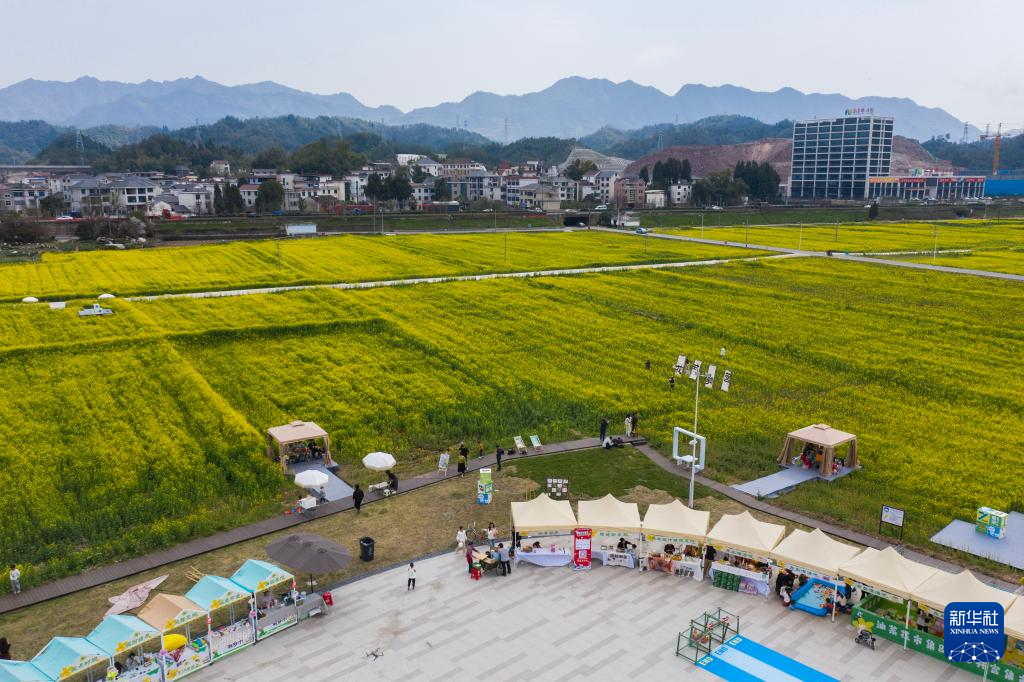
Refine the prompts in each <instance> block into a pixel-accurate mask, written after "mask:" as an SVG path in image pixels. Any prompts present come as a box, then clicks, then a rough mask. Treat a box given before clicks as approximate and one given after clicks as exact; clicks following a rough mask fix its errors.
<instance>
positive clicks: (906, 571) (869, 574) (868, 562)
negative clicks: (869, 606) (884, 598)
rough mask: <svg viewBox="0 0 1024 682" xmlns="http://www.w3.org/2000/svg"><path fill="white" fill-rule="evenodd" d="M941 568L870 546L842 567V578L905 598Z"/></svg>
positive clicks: (889, 548) (895, 552)
mask: <svg viewBox="0 0 1024 682" xmlns="http://www.w3.org/2000/svg"><path fill="white" fill-rule="evenodd" d="M937 571H938V569H935V568H932V567H931V566H925V565H924V564H919V563H917V562H916V561H913V560H911V559H907V558H906V557H904V556H902V555H901V554H900V553H899V552H897V551H896V550H895V549H893V548H892V547H886V548H885V549H883V550H877V549H874V548H873V547H868V548H867V549H865V550H864V551H863V552H861V553H860V554H858V555H857V556H855V557H854V558H853V559H850V561H848V562H847V563H845V564H843V565H842V566H840V567H839V575H841V576H843V577H844V578H851V579H853V580H856V581H857V582H861V583H864V584H865V585H868V586H870V587H874V588H877V589H879V590H883V591H885V592H888V593H889V594H892V595H896V596H897V597H902V598H904V599H906V598H908V597H910V596H911V594H912V593H913V591H914V590H915V589H917V588H918V587H920V585H921V583H923V582H924V581H925V580H928V578H930V577H932V576H933V575H934V574H935V573H936V572H937Z"/></svg>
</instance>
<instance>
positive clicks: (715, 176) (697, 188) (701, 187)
mask: <svg viewBox="0 0 1024 682" xmlns="http://www.w3.org/2000/svg"><path fill="white" fill-rule="evenodd" d="M748 191H749V190H748V188H747V183H745V182H744V181H743V180H742V179H736V178H734V177H733V174H732V173H730V172H729V171H727V170H721V171H717V172H714V173H711V174H710V175H708V176H707V177H706V178H704V179H702V180H698V181H697V182H695V183H694V185H693V203H694V204H696V205H698V206H706V205H709V204H717V205H719V206H727V205H729V204H737V203H739V200H740V198H741V197H743V196H744V195H746V194H747V192H748Z"/></svg>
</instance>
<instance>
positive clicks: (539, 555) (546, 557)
mask: <svg viewBox="0 0 1024 682" xmlns="http://www.w3.org/2000/svg"><path fill="white" fill-rule="evenodd" d="M521 561H525V562H526V563H528V564H536V565H537V566H565V565H566V564H570V563H572V554H570V553H569V551H568V550H565V549H559V550H556V551H554V552H552V551H551V550H550V549H535V550H533V551H531V552H524V551H522V550H519V551H518V552H516V563H517V564H518V563H519V562H521Z"/></svg>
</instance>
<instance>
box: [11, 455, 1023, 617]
mask: <svg viewBox="0 0 1024 682" xmlns="http://www.w3.org/2000/svg"><path fill="white" fill-rule="evenodd" d="M624 440H625V441H626V442H627V443H629V444H631V445H632V446H633V447H636V448H637V450H639V451H640V452H641V453H643V454H644V455H645V456H646V457H647V458H648V459H650V460H651V461H652V462H654V463H655V464H657V465H658V466H659V467H660V468H661V469H663V470H664V471H666V472H668V473H670V474H672V475H673V476H679V477H681V478H687V477H688V473H687V471H686V469H685V468H684V467H682V466H679V465H676V464H675V463H674V462H672V461H670V460H669V459H668V458H666V457H665V456H664V455H662V454H661V453H659V452H658V451H657V450H655V449H654V448H652V447H651V446H649V445H647V441H646V440H645V439H644V438H642V437H640V438H625V439H624ZM600 446H601V442H600V440H599V439H598V438H582V439H579V440H572V441H566V442H562V443H553V444H549V445H545V446H544V447H543V449H542V450H535V449H532V448H531V449H529V451H528V452H527V454H525V455H516V456H514V457H508V456H506V457H505V458H504V460H503V461H505V462H514V461H515V460H517V459H523V458H526V457H544V456H547V455H556V454H561V453H566V452H575V451H579V450H595V449H599V448H600ZM494 465H495V458H494V455H493V454H490V455H484V456H483V457H478V458H476V459H472V460H470V461H469V463H468V465H467V471H477V470H479V469H481V468H483V467H492V466H494ZM458 476H459V474H458V472H456V471H454V470H451V471H450V472H449V473H446V474H441V473H440V472H438V471H433V472H429V473H425V474H420V475H419V476H416V477H415V478H412V479H409V480H406V481H402V482H401V484H400V488H399V494H404V493H408V492H412V491H414V490H419V489H421V488H425V487H427V486H430V485H434V484H436V483H440V482H442V481H447V480H451V479H454V478H457V477H458ZM697 481H698V482H699V483H700V484H701V485H703V486H706V487H708V488H711V489H712V490H714V491H715V492H717V493H719V494H721V495H723V496H725V497H728V498H730V499H732V500H734V501H736V502H739V503H740V504H743V505H744V506H746V507H748V508H750V509H754V510H756V511H760V512H763V513H765V514H769V515H771V516H775V517H777V518H781V519H785V520H787V521H790V522H793V523H797V524H801V525H803V526H808V527H812V528H820V529H821V530H822V531H824V532H825V533H828V534H830V535H833V536H835V537H837V538H840V539H843V540H847V541H849V542H853V543H856V544H859V545H864V546H868V547H874V548H876V549H881V548H883V547H886V546H888V545H889V543H888V542H886V541H885V540H884V539H882V538H878V537H874V536H871V535H867V534H865V533H860V532H857V531H854V530H850V529H848V528H843V527H840V526H836V525H833V524H830V523H826V522H823V521H820V520H818V519H814V518H811V517H810V516H806V515H804V514H801V513H799V512H796V511H793V510H790V509H785V508H782V507H777V506H773V505H771V504H768V503H766V502H763V501H762V500H758V499H757V498H755V497H752V496H750V495H747V494H746V493H742V492H739V491H738V490H736V489H734V488H732V487H730V486H728V485H726V484H724V483H719V482H718V481H714V480H711V479H708V478H705V477H704V476H698V477H697ZM384 499H387V498H385V497H383V496H382V495H380V494H373V495H371V496H368V498H367V499H366V500H364V502H363V504H364V505H366V504H373V503H375V502H379V501H381V500H384ZM351 508H352V498H351V497H346V498H344V499H340V500H335V501H333V502H328V503H327V504H324V505H321V506H319V507H316V508H315V509H313V510H312V511H311V513H309V514H307V515H298V514H289V515H279V516H274V517H271V518H269V519H265V520H263V521H259V522H257V523H253V524H250V525H248V526H241V527H239V528H234V529H232V530H229V531H225V532H223V533H217V534H215V535H211V536H208V537H205V538H198V539H195V540H191V541H189V542H184V543H182V544H179V545H175V546H174V547H170V548H168V549H165V550H161V551H158V552H153V553H151V554H145V555H142V556H139V557H135V558H132V559H128V560H126V561H121V562H118V563H115V564H110V565H108V566H101V567H98V568H93V569H90V570H88V571H85V572H83V573H80V574H78V575H74V576H68V577H67V578H62V579H60V580H55V581H53V582H49V583H46V584H45V585H40V586H39V587H36V588H32V589H29V590H25V591H23V592H21V593H20V594H5V595H2V596H0V613H7V612H9V611H15V610H17V609H20V608H24V607H26V606H32V605H33V604H39V603H42V602H45V601H48V600H50V599H56V598H57V597H62V596H65V595H68V594H71V593H74V592H78V591H80V590H85V589H89V588H92V587H97V586H99V585H103V584H104V583H108V582H111V581H114V580H119V579H121V578H126V577H128V576H131V575H134V574H136V573H141V572H142V571H146V570H150V569H153V568H157V567H159V566H163V565H164V564H169V563H173V562H176V561H181V560H182V559H188V558H191V557H194V556H198V555H200V554H204V553H206V552H210V551H213V550H216V549H221V548H223V547H228V546H230V545H234V544H237V543H239V542H244V541H246V540H251V539H254V538H258V537H261V536H264V535H269V534H270V533H275V532H277V531H280V530H284V529H286V528H292V527H294V526H298V525H300V524H302V523H305V522H307V521H312V520H313V519H319V518H323V517H325V516H330V515H332V514H337V513H339V512H343V511H346V510H348V509H351ZM897 549H898V550H899V552H900V554H902V555H904V556H906V557H907V558H909V559H913V560H914V561H918V562H921V563H924V564H928V565H930V566H934V567H936V568H941V569H943V570H945V571H947V572H951V573H959V572H960V571H961V570H963V567H962V566H958V565H956V564H953V563H951V562H948V561H943V560H941V559H936V558H935V557H931V556H928V555H926V554H922V553H920V552H916V551H914V550H911V549H908V548H906V547H903V546H897ZM989 582H990V583H992V584H993V585H996V586H998V587H1001V588H1002V589H1004V590H1008V591H1013V590H1014V589H1015V588H1016V587H1017V586H1016V585H1013V584H1011V583H1008V582H1006V581H1003V580H998V579H994V578H989Z"/></svg>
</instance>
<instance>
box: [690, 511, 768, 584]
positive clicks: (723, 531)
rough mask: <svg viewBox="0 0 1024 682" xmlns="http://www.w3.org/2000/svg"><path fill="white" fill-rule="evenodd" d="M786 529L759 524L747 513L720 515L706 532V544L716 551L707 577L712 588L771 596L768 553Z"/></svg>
mask: <svg viewBox="0 0 1024 682" xmlns="http://www.w3.org/2000/svg"><path fill="white" fill-rule="evenodd" d="M785 532H786V527H785V526H783V525H782V524H778V523H768V522H766V521H758V520H757V519H755V518H754V517H753V516H751V515H750V512H747V511H744V512H741V513H739V514H723V515H722V518H720V519H719V520H718V523H716V524H715V526H714V528H712V529H711V530H710V531H708V537H707V544H709V545H711V546H712V547H713V548H714V550H715V560H714V561H713V562H711V565H710V567H708V577H710V578H711V579H712V582H713V583H714V585H715V587H723V588H725V589H729V590H733V591H736V592H743V593H745V594H759V595H762V596H765V597H767V596H768V595H769V594H771V577H772V573H771V566H770V563H769V562H770V560H771V559H770V554H771V551H772V549H774V548H775V545H777V544H779V541H780V540H781V539H782V536H783V535H784V534H785Z"/></svg>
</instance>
